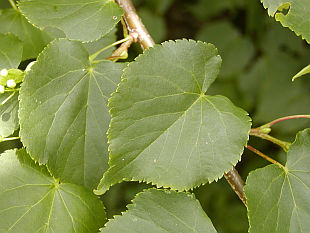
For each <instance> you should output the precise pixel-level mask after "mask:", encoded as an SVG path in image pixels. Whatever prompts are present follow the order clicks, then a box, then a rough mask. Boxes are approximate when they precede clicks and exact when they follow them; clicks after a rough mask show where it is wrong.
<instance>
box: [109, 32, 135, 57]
mask: <svg viewBox="0 0 310 233" xmlns="http://www.w3.org/2000/svg"><path fill="white" fill-rule="evenodd" d="M128 38H130V39H128V40H127V41H125V42H124V43H123V44H121V46H120V47H119V48H118V49H116V50H115V51H114V52H113V53H112V55H111V56H110V57H108V58H107V60H111V61H117V60H118V59H121V58H123V59H126V58H127V57H128V48H129V47H130V45H131V44H132V42H134V37H133V36H132V34H129V35H128Z"/></svg>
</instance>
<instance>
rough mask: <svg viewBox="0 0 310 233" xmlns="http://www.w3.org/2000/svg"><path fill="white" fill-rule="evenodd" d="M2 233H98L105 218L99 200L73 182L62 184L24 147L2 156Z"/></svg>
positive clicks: (0, 162)
mask: <svg viewBox="0 0 310 233" xmlns="http://www.w3.org/2000/svg"><path fill="white" fill-rule="evenodd" d="M0 180H1V185H0V231H1V232H16V233H20V232H66V233H70V232H96V231H98V229H99V228H100V227H101V226H102V223H103V221H104V220H105V211H104V207H103V205H102V203H101V202H100V201H99V199H98V198H97V197H96V196H95V195H93V194H92V193H91V192H90V191H88V190H86V189H85V188H83V187H80V186H77V185H74V184H59V183H58V182H57V181H56V180H55V179H54V178H52V177H50V175H49V174H48V171H47V169H46V168H45V167H44V166H39V165H37V164H35V163H34V162H33V161H32V160H31V159H30V157H29V156H28V155H27V153H26V152H25V150H24V149H23V150H20V151H13V150H11V151H7V152H6V153H4V154H2V155H1V156H0Z"/></svg>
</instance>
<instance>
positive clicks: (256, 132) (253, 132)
mask: <svg viewBox="0 0 310 233" xmlns="http://www.w3.org/2000/svg"><path fill="white" fill-rule="evenodd" d="M250 135H252V136H255V137H259V138H262V139H265V140H268V141H270V142H272V143H274V144H276V145H278V146H280V147H281V148H282V149H283V150H284V151H285V152H287V151H288V150H289V148H290V146H291V144H292V143H290V142H285V141H282V140H279V139H277V138H275V137H272V136H270V135H269V134H266V133H262V132H261V129H260V128H255V129H251V130H250Z"/></svg>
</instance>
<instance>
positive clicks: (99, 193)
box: [93, 38, 252, 195]
mask: <svg viewBox="0 0 310 233" xmlns="http://www.w3.org/2000/svg"><path fill="white" fill-rule="evenodd" d="M178 41H188V42H195V43H203V44H206V45H212V46H213V47H214V49H215V50H216V52H217V53H218V49H217V48H216V47H215V46H214V45H213V44H211V43H207V42H203V41H200V40H198V41H196V40H192V39H186V38H183V39H178V40H168V41H164V42H162V43H161V44H156V45H155V46H154V47H150V48H148V49H146V50H145V51H144V52H143V53H142V54H139V55H138V56H137V57H136V58H135V59H134V61H133V62H139V60H140V58H141V56H144V55H147V54H149V53H150V51H152V50H153V49H155V48H157V47H160V46H163V45H165V44H167V43H169V42H174V43H177V42H178ZM131 63H132V62H130V63H128V64H127V66H126V67H125V68H124V69H123V75H122V76H121V81H120V83H119V84H118V85H117V88H116V90H115V92H113V93H112V94H111V97H110V98H109V100H108V107H109V108H110V103H111V99H112V97H113V96H114V95H115V94H117V93H119V88H120V86H121V85H122V83H125V82H127V78H125V77H124V73H125V72H126V70H127V69H129V68H130V65H131ZM211 84H212V83H211ZM211 84H210V85H211ZM223 97H225V96H223ZM225 98H226V99H228V98H227V97H225ZM228 100H229V99H228ZM229 101H230V102H231V100H229ZM234 106H235V107H236V108H238V109H240V110H242V111H243V112H245V113H246V114H245V116H249V114H248V113H247V112H246V111H245V110H243V109H242V108H240V107H238V106H236V105H234ZM109 113H110V116H111V121H110V124H109V129H108V131H107V135H108V136H107V138H108V145H109V146H108V151H109V166H110V168H112V167H114V166H115V165H114V166H111V157H110V154H111V149H110V136H109V133H110V128H111V123H112V115H111V108H110V109H109ZM248 118H249V122H250V128H251V126H252V119H251V118H250V117H248ZM249 134H250V129H249V132H248V137H247V140H246V142H245V144H244V145H243V147H242V150H241V152H240V154H239V159H238V160H237V161H236V163H233V164H232V166H231V167H230V168H229V169H227V170H224V172H223V173H222V174H221V175H219V176H218V177H215V178H214V179H213V180H208V181H206V182H202V183H201V182H199V183H196V184H194V185H193V186H192V187H190V188H187V187H182V188H181V189H180V188H176V187H174V186H168V185H164V184H156V183H155V182H156V181H151V180H148V179H142V180H141V179H138V178H137V177H132V178H131V179H127V178H123V179H122V180H120V181H119V182H116V183H115V184H119V183H121V182H123V181H138V182H139V183H142V182H144V183H146V184H151V185H153V186H156V187H157V188H165V189H167V188H170V189H171V190H174V191H182V190H183V191H190V190H193V189H194V188H197V187H199V186H202V185H205V184H208V183H212V182H213V181H215V182H217V181H218V180H220V179H221V178H222V177H223V176H224V174H225V173H227V172H229V171H231V170H232V169H233V167H234V166H235V165H236V164H237V163H238V162H240V161H241V159H242V157H241V156H242V154H243V151H244V147H245V146H246V145H247V142H248V141H249V137H250V136H249ZM110 168H109V169H108V170H107V171H109V170H110ZM107 171H106V172H107ZM104 176H105V174H103V177H102V178H101V180H100V182H99V185H100V183H101V181H102V180H103V179H104ZM115 184H112V185H111V184H109V187H106V188H104V189H103V190H102V188H99V185H98V187H97V188H96V189H94V190H93V192H94V193H95V194H96V195H102V194H104V193H105V192H106V191H108V190H109V189H110V187H111V186H113V185H115Z"/></svg>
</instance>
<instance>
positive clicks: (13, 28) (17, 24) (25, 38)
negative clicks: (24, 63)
mask: <svg viewBox="0 0 310 233" xmlns="http://www.w3.org/2000/svg"><path fill="white" fill-rule="evenodd" d="M0 32H1V33H7V32H11V33H13V34H15V35H16V36H17V37H18V38H19V39H20V40H21V41H22V42H23V45H24V46H23V57H22V59H23V60H27V59H30V58H35V57H37V55H38V54H39V53H40V52H41V51H42V50H43V48H44V46H45V45H46V44H47V43H48V42H49V41H50V40H51V38H50V36H49V35H48V34H47V33H45V32H43V31H40V30H39V29H37V28H35V27H34V26H32V25H31V24H30V23H28V21H27V19H26V18H25V17H24V16H23V15H22V14H21V13H20V12H18V11H16V10H13V9H6V10H3V11H2V14H0Z"/></svg>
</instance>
